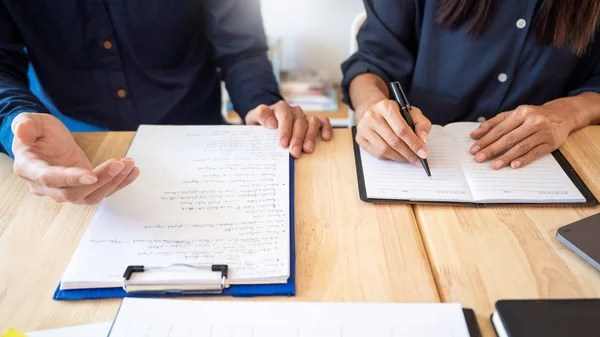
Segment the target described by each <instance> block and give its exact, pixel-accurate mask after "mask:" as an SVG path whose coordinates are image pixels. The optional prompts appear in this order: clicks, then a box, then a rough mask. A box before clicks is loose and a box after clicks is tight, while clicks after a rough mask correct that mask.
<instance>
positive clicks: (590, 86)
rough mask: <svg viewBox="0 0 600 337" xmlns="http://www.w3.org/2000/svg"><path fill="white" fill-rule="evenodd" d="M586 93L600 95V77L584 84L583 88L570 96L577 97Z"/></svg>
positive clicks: (571, 92)
mask: <svg viewBox="0 0 600 337" xmlns="http://www.w3.org/2000/svg"><path fill="white" fill-rule="evenodd" d="M586 91H591V92H597V93H600V77H596V78H593V79H591V80H588V81H587V82H585V83H584V85H583V86H581V87H580V88H577V89H575V90H571V91H570V92H569V96H571V97H572V96H577V95H579V94H581V93H584V92H586Z"/></svg>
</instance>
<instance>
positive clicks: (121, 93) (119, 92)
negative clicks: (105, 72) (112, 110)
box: [117, 89, 127, 98]
mask: <svg viewBox="0 0 600 337" xmlns="http://www.w3.org/2000/svg"><path fill="white" fill-rule="evenodd" d="M117 96H119V98H125V97H126V96H127V92H126V91H125V90H123V89H119V90H117Z"/></svg>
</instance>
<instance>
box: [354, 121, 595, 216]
mask: <svg viewBox="0 0 600 337" xmlns="http://www.w3.org/2000/svg"><path fill="white" fill-rule="evenodd" d="M478 126H479V123H469V122H464V123H453V124H448V125H446V126H444V127H442V126H439V125H434V126H433V128H432V129H431V133H430V135H429V141H428V143H427V147H428V149H429V157H428V162H429V167H430V169H431V179H429V178H428V177H427V175H426V174H425V171H424V170H423V169H422V168H419V167H416V166H414V165H412V164H409V163H398V162H393V161H386V160H379V159H377V158H375V157H373V156H371V155H370V154H369V153H367V152H366V151H365V150H363V149H362V148H360V147H359V146H358V144H356V142H354V150H355V157H356V170H357V173H358V184H359V192H360V197H361V200H363V201H370V202H406V203H424V204H428V203H431V204H444V203H448V204H471V205H474V206H484V205H485V204H504V205H511V204H536V205H539V204H569V205H588V206H592V205H597V204H598V201H597V200H596V198H595V197H594V195H593V194H592V193H591V192H590V190H589V189H588V188H587V186H585V184H584V183H583V181H582V180H581V178H580V177H579V176H578V175H577V173H576V172H575V171H574V170H573V168H572V167H571V165H570V164H569V163H568V161H567V160H566V159H565V158H564V157H563V156H562V154H561V153H560V152H559V151H556V152H555V153H553V154H548V155H546V156H544V157H542V158H538V159H537V160H536V161H535V162H534V163H532V164H530V165H528V166H525V167H523V168H519V169H512V168H510V167H506V168H504V169H501V170H493V169H492V168H491V166H490V162H486V163H483V164H478V163H476V162H475V160H474V158H473V155H471V154H470V153H469V149H470V148H471V146H472V145H473V143H474V142H475V141H474V140H473V139H472V138H471V137H470V133H471V132H472V131H473V130H475V129H476V128H477V127H478ZM354 133H356V129H354Z"/></svg>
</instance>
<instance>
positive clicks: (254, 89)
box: [224, 55, 282, 118]
mask: <svg viewBox="0 0 600 337" xmlns="http://www.w3.org/2000/svg"><path fill="white" fill-rule="evenodd" d="M224 75H225V76H224V77H225V84H226V85H227V90H228V92H229V95H230V96H231V100H232V102H233V105H234V108H235V110H236V111H237V112H238V114H239V115H240V116H241V117H242V118H244V117H245V116H246V114H247V113H248V112H249V111H250V110H252V109H254V108H256V107H257V106H259V105H261V104H264V105H267V106H270V105H273V104H275V103H277V102H278V101H280V100H282V97H281V94H280V93H279V85H278V83H277V81H276V79H275V75H274V74H273V68H272V66H271V63H270V61H269V59H268V58H267V56H266V55H256V56H250V57H248V58H245V59H243V60H241V61H240V62H238V63H236V64H234V65H230V66H228V67H227V70H225V74H224Z"/></svg>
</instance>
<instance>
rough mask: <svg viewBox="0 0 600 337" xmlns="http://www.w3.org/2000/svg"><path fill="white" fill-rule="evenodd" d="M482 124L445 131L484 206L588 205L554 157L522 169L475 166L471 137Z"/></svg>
mask: <svg viewBox="0 0 600 337" xmlns="http://www.w3.org/2000/svg"><path fill="white" fill-rule="evenodd" d="M478 126H479V123H454V124H450V125H447V126H446V127H445V128H444V129H445V130H446V133H447V134H448V135H450V136H451V137H452V138H453V139H454V140H455V144H456V152H457V157H458V158H459V160H460V166H461V168H462V170H463V172H464V173H465V177H466V179H467V182H468V184H469V186H470V188H471V193H472V194H473V196H474V198H475V200H476V201H480V202H511V203H512V202H529V203H548V202H585V198H584V196H583V195H582V194H581V192H579V190H578V189H577V187H576V186H575V185H574V184H573V182H572V181H571V179H570V178H569V177H568V176H567V174H566V173H565V172H564V171H563V169H562V168H561V166H560V165H559V164H558V162H557V161H556V159H554V157H553V156H552V155H551V154H548V155H546V156H544V157H542V158H538V159H537V160H536V161H534V162H533V163H531V164H529V165H527V166H525V167H522V168H518V169H513V168H511V167H509V166H507V167H505V168H503V169H501V170H494V169H492V168H491V161H488V162H485V163H481V164H479V163H477V162H475V159H474V156H473V155H472V154H470V153H469V149H470V148H471V146H472V145H473V144H474V143H475V140H473V139H472V138H471V137H470V133H471V132H472V131H473V130H475V129H476V128H477V127H478Z"/></svg>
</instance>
